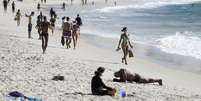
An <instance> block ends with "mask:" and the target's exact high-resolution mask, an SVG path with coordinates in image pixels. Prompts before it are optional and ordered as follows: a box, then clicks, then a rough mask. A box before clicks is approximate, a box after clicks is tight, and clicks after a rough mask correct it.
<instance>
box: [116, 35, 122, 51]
mask: <svg viewBox="0 0 201 101" xmlns="http://www.w3.org/2000/svg"><path fill="white" fill-rule="evenodd" d="M121 41H122V35H121V37H120V39H119V44H118V47H117V48H119V46H120V44H121Z"/></svg>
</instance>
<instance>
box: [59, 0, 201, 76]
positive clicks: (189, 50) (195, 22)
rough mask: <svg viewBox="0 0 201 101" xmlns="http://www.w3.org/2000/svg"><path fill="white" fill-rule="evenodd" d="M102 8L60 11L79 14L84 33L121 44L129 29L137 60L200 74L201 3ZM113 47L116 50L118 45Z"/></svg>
mask: <svg viewBox="0 0 201 101" xmlns="http://www.w3.org/2000/svg"><path fill="white" fill-rule="evenodd" d="M97 5H98V4H97ZM102 5H104V4H101V6H96V5H95V6H96V7H94V6H92V5H91V6H88V7H82V8H81V9H74V10H67V11H65V12H63V11H61V12H59V11H58V12H59V13H60V15H62V16H64V15H66V16H70V17H75V16H76V13H80V15H81V17H82V19H83V23H84V26H82V29H81V32H82V33H85V34H90V35H93V36H95V37H102V38H109V39H111V40H117V41H118V39H119V37H120V34H121V31H120V30H121V28H122V27H124V26H126V27H127V28H128V33H129V35H130V39H131V41H132V43H133V44H134V46H135V48H134V52H135V55H136V56H137V57H140V58H146V59H149V60H150V61H153V62H158V63H161V64H166V66H167V67H174V66H175V68H177V69H183V70H187V71H189V70H190V71H193V72H198V73H201V1H199V0H147V1H146V0H143V2H140V3H139V2H138V3H136V2H134V1H132V0H130V1H129V0H127V1H126V2H123V3H122V2H117V5H116V6H114V5H112V4H110V5H105V6H102ZM92 41H97V40H92ZM117 41H115V42H117ZM110 42H114V41H108V42H107V41H99V42H98V44H99V45H100V44H104V45H107V44H108V46H110V45H111V44H110ZM92 43H93V42H92ZM112 45H115V46H114V47H112V48H115V47H116V45H117V43H112Z"/></svg>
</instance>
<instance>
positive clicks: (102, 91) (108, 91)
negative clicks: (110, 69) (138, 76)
mask: <svg viewBox="0 0 201 101" xmlns="http://www.w3.org/2000/svg"><path fill="white" fill-rule="evenodd" d="M104 71H105V69H104V68H103V67H99V68H98V69H97V71H95V76H94V77H93V78H92V80H91V91H92V94H93V95H110V96H114V94H115V93H116V90H115V89H113V88H111V87H108V86H106V85H105V84H104V83H103V81H102V79H101V78H100V77H101V76H102V74H103V72H104Z"/></svg>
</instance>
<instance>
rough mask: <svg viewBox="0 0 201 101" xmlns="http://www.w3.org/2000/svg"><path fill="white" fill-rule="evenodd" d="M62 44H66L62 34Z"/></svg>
mask: <svg viewBox="0 0 201 101" xmlns="http://www.w3.org/2000/svg"><path fill="white" fill-rule="evenodd" d="M61 44H62V46H64V44H65V40H64V36H61Z"/></svg>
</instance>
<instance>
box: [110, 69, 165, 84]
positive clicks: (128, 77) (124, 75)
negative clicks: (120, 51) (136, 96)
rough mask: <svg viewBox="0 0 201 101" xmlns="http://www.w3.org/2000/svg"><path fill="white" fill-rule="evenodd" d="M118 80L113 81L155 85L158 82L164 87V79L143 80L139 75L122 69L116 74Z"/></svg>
mask: <svg viewBox="0 0 201 101" xmlns="http://www.w3.org/2000/svg"><path fill="white" fill-rule="evenodd" d="M114 76H115V77H116V78H114V79H113V81H114V82H126V81H130V82H133V81H134V82H136V83H155V82H157V83H158V84H159V85H160V86H162V85H163V83H162V79H152V78H148V79H146V78H142V77H141V76H140V75H139V74H137V73H135V74H131V73H129V72H128V71H127V70H126V69H120V70H119V71H117V72H115V73H114Z"/></svg>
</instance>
